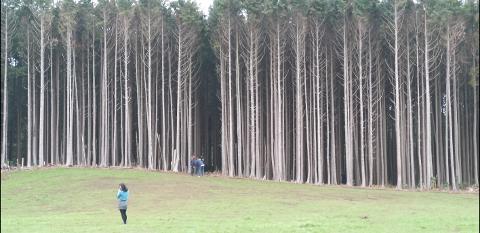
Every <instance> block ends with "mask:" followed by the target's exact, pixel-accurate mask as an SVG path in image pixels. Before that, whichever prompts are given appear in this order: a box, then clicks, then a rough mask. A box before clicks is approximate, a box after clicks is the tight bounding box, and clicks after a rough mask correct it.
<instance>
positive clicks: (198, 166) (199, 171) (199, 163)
mask: <svg viewBox="0 0 480 233" xmlns="http://www.w3.org/2000/svg"><path fill="white" fill-rule="evenodd" d="M195 167H196V168H195V169H196V170H197V176H198V177H200V176H203V169H204V168H205V164H204V163H203V160H201V159H197V160H195Z"/></svg>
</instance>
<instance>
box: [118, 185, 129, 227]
mask: <svg viewBox="0 0 480 233" xmlns="http://www.w3.org/2000/svg"><path fill="white" fill-rule="evenodd" d="M117 200H118V209H119V210H120V215H121V216H122V220H123V224H127V202H128V188H127V186H126V185H125V184H124V183H121V184H120V185H119V188H118V192H117Z"/></svg>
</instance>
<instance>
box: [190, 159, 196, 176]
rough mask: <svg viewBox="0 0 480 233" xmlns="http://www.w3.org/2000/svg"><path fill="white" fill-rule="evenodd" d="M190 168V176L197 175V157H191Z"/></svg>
mask: <svg viewBox="0 0 480 233" xmlns="http://www.w3.org/2000/svg"><path fill="white" fill-rule="evenodd" d="M190 166H191V167H192V170H191V175H192V176H193V174H197V157H196V156H195V155H193V156H192V160H191V161H190Z"/></svg>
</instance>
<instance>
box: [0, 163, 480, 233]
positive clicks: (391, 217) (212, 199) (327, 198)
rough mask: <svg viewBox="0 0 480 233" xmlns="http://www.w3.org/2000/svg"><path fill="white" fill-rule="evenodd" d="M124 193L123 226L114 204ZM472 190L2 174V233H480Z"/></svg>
mask: <svg viewBox="0 0 480 233" xmlns="http://www.w3.org/2000/svg"><path fill="white" fill-rule="evenodd" d="M120 182H125V183H126V184H127V186H128V187H129V189H130V200H129V209H128V212H127V214H128V224H127V225H123V224H122V223H121V218H120V214H119V212H118V210H117V209H116V208H117V202H116V199H115V196H116V192H117V188H118V184H119V183H120ZM478 231H479V195H478V193H474V194H468V193H462V194H460V193H455V194H452V193H440V192H412V191H395V190H392V189H384V190H375V189H361V188H347V187H341V186H315V185H306V184H293V183H286V182H273V181H258V180H250V179H232V178H224V177H214V176H206V177H201V178H198V177H191V176H188V175H185V174H174V173H161V172H149V171H144V170H136V169H80V168H52V169H36V170H30V171H18V172H10V173H2V181H1V232H62V233H63V232H66V233H74V232H140V233H141V232H256V233H258V232H478Z"/></svg>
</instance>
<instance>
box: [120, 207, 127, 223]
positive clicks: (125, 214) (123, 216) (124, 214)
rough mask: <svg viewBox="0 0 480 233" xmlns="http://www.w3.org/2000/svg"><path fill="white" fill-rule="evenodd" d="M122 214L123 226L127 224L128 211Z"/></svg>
mask: <svg viewBox="0 0 480 233" xmlns="http://www.w3.org/2000/svg"><path fill="white" fill-rule="evenodd" d="M120 214H121V215H122V220H123V224H127V210H126V209H124V210H120Z"/></svg>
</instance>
